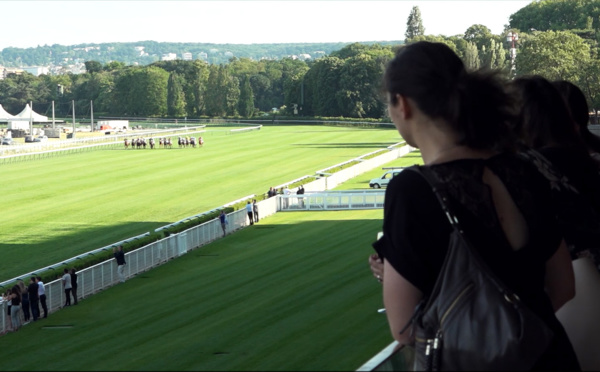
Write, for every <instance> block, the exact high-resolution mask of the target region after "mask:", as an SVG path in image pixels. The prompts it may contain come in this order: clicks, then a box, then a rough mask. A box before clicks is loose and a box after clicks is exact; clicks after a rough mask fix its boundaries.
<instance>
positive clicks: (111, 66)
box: [104, 61, 125, 71]
mask: <svg viewBox="0 0 600 372" xmlns="http://www.w3.org/2000/svg"><path fill="white" fill-rule="evenodd" d="M124 67H125V63H123V62H119V61H110V62H107V63H106V64H105V65H104V70H105V71H115V70H120V69H122V68H124Z"/></svg>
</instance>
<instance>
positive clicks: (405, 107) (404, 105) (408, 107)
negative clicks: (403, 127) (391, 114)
mask: <svg viewBox="0 0 600 372" xmlns="http://www.w3.org/2000/svg"><path fill="white" fill-rule="evenodd" d="M396 99H397V100H398V106H399V111H400V114H401V115H402V119H404V120H406V119H410V118H411V117H412V115H413V108H412V104H413V102H412V101H410V100H409V99H408V98H407V97H406V96H403V95H401V94H396Z"/></svg>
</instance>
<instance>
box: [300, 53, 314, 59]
mask: <svg viewBox="0 0 600 372" xmlns="http://www.w3.org/2000/svg"><path fill="white" fill-rule="evenodd" d="M311 58H312V57H311V56H310V54H307V53H302V54H300V55H299V56H298V59H300V60H302V61H306V60H307V59H311Z"/></svg>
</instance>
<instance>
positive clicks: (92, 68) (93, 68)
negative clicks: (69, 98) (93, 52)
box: [84, 61, 102, 74]
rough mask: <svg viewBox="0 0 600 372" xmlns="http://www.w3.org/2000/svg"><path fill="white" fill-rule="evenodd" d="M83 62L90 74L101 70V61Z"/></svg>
mask: <svg viewBox="0 0 600 372" xmlns="http://www.w3.org/2000/svg"><path fill="white" fill-rule="evenodd" d="M84 64H85V70H86V71H87V72H88V73H90V74H93V73H95V72H99V71H102V63H100V62H98V61H85V63H84Z"/></svg>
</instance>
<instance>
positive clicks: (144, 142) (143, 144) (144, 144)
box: [142, 138, 146, 148]
mask: <svg viewBox="0 0 600 372" xmlns="http://www.w3.org/2000/svg"><path fill="white" fill-rule="evenodd" d="M142 146H144V148H146V139H145V138H142Z"/></svg>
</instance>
